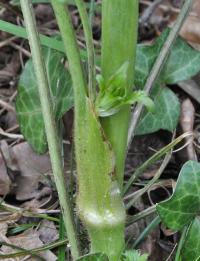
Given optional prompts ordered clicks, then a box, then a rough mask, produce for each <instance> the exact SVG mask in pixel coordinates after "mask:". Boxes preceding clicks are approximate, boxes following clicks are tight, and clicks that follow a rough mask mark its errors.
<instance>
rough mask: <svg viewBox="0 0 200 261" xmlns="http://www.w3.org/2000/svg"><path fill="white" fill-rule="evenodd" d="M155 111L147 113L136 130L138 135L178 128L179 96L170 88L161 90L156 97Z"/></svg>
mask: <svg viewBox="0 0 200 261" xmlns="http://www.w3.org/2000/svg"><path fill="white" fill-rule="evenodd" d="M154 107H155V108H154V110H153V111H152V112H151V111H149V112H145V113H144V114H143V115H142V118H141V120H140V122H139V124H138V126H137V128H136V134H137V135H142V134H146V133H152V132H155V131H157V130H159V129H164V130H169V131H172V130H174V129H175V128H176V125H177V122H178V119H179V114H180V104H179V100H178V98H177V96H176V95H175V94H174V93H173V92H172V91H171V90H170V89H168V88H166V87H165V88H162V89H159V91H158V92H157V94H156V96H155V97H154Z"/></svg>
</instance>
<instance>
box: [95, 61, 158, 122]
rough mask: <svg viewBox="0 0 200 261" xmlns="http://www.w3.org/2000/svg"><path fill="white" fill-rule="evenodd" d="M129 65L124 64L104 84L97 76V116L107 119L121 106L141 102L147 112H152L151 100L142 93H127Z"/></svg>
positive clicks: (100, 77) (101, 78) (99, 76)
mask: <svg viewBox="0 0 200 261" xmlns="http://www.w3.org/2000/svg"><path fill="white" fill-rule="evenodd" d="M128 67H129V63H128V62H125V63H124V64H123V65H122V66H121V67H120V68H119V69H118V70H117V71H116V73H114V74H113V75H112V76H111V77H110V79H109V80H108V82H105V80H104V79H103V77H102V76H101V75H98V76H97V82H98V84H99V94H98V96H97V99H96V102H95V107H96V112H97V115H98V116H100V117H107V116H111V115H113V114H115V113H117V112H118V111H119V110H120V109H121V108H122V106H124V105H126V104H134V103H136V102H142V103H143V104H144V105H146V106H147V108H148V109H149V110H151V111H152V110H153V108H154V104H153V102H152V100H151V99H150V98H149V97H148V96H147V95H146V94H145V92H143V91H140V90H139V91H132V92H131V93H127V90H126V89H127V88H126V87H127V86H126V84H127V71H128Z"/></svg>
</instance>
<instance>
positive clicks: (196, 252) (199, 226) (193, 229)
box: [181, 217, 200, 261]
mask: <svg viewBox="0 0 200 261" xmlns="http://www.w3.org/2000/svg"><path fill="white" fill-rule="evenodd" d="M199 235H200V217H196V218H195V219H194V221H193V222H192V223H191V225H190V227H189V231H188V233H187V235H186V238H185V242H184V245H183V248H182V250H181V257H182V261H188V260H190V261H199V260H200V240H199Z"/></svg>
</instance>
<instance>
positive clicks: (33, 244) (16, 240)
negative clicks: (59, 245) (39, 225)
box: [1, 229, 57, 261]
mask: <svg viewBox="0 0 200 261" xmlns="http://www.w3.org/2000/svg"><path fill="white" fill-rule="evenodd" d="M8 239H9V242H10V243H11V244H13V245H16V246H18V247H21V248H23V249H27V250H31V249H33V248H37V247H42V246H43V243H42V241H41V240H40V238H39V234H38V233H37V231H34V230H33V229H29V230H26V231H25V232H24V233H22V234H20V235H17V236H12V237H9V238H8ZM1 251H2V252H3V254H10V253H15V252H17V250H16V249H14V248H11V247H8V246H2V247H1ZM38 255H39V256H41V257H43V258H44V259H45V260H48V261H55V260H57V257H56V255H54V254H53V252H52V251H50V250H46V251H43V252H40V253H38ZM4 260H6V261H11V260H12V261H13V260H14V261H20V260H22V257H16V258H7V259H4ZM27 260H29V261H39V258H37V257H30V258H28V259H27Z"/></svg>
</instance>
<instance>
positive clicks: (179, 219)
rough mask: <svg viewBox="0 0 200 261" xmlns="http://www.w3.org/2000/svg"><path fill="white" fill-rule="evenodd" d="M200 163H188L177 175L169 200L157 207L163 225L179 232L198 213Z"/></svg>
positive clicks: (199, 201)
mask: <svg viewBox="0 0 200 261" xmlns="http://www.w3.org/2000/svg"><path fill="white" fill-rule="evenodd" d="M199 195H200V163H198V162H196V161H188V162H187V163H185V164H184V165H183V167H182V169H181V172H180V174H179V177H178V180H177V185H176V188H175V191H174V193H173V195H172V196H171V198H169V199H168V200H166V201H164V202H161V203H159V204H158V205H157V211H158V213H159V215H160V218H161V220H162V221H163V222H164V223H165V225H166V226H167V227H169V228H171V229H173V230H181V229H182V228H183V227H184V226H185V225H186V224H188V223H189V222H191V221H192V220H193V219H194V218H195V216H196V215H198V214H199V211H200V196H199Z"/></svg>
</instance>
